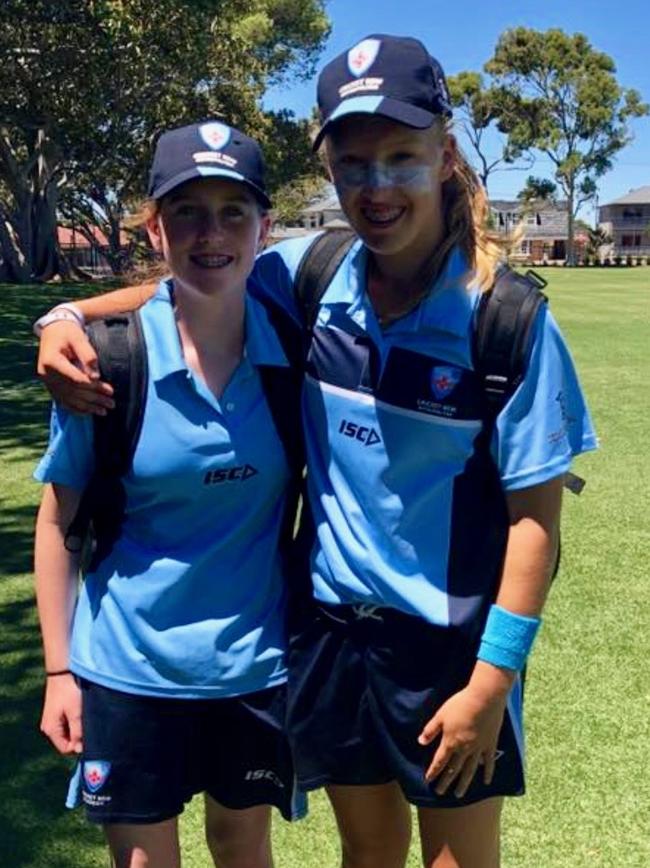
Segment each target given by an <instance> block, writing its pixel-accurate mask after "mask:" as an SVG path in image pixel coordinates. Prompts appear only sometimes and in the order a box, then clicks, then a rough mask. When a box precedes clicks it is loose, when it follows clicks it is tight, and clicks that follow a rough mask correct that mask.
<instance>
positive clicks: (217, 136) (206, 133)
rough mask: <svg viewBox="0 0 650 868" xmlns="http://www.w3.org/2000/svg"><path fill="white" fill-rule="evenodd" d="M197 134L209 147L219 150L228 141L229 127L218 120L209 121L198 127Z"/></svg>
mask: <svg viewBox="0 0 650 868" xmlns="http://www.w3.org/2000/svg"><path fill="white" fill-rule="evenodd" d="M199 135H200V136H201V138H202V139H203V141H204V142H205V143H206V145H207V146H208V147H209V148H212V150H213V151H220V150H221V149H222V148H224V147H225V146H226V145H227V144H228V142H229V141H230V127H228V126H226V124H220V123H219V122H218V121H211V122H210V123H208V124H202V125H201V126H200V127H199Z"/></svg>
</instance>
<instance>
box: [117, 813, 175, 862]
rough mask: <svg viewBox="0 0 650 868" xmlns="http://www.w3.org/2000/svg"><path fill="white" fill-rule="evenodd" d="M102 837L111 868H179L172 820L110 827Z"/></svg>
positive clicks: (118, 824)
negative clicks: (104, 837) (109, 857)
mask: <svg viewBox="0 0 650 868" xmlns="http://www.w3.org/2000/svg"><path fill="white" fill-rule="evenodd" d="M104 834H105V835H106V840H107V841H108V846H109V847H110V850H111V857H112V859H113V865H114V868H180V864H181V855H180V850H179V846H178V821H177V819H176V817H174V818H173V819H171V820H165V821H164V822H163V823H151V824H143V825H135V824H133V823H110V824H106V825H105V826H104Z"/></svg>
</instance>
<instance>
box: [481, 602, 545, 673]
mask: <svg viewBox="0 0 650 868" xmlns="http://www.w3.org/2000/svg"><path fill="white" fill-rule="evenodd" d="M541 623H542V619H541V618H529V617H528V616H527V615H517V614H515V613H514V612H509V611H508V610H507V609H503V608H502V607H501V606H491V607H490V611H489V613H488V617H487V621H486V622H485V630H483V636H482V637H481V644H480V646H479V649H478V654H477V655H476V656H477V657H478V659H479V660H484V661H485V662H486V663H491V664H492V665H493V666H498V667H499V669H513V670H514V671H515V672H520V671H521V670H522V669H523V668H524V666H525V665H526V658H527V657H528V654H529V653H530V649H531V648H532V647H533V642H534V641H535V636H536V635H537V631H538V630H539V626H540V624H541Z"/></svg>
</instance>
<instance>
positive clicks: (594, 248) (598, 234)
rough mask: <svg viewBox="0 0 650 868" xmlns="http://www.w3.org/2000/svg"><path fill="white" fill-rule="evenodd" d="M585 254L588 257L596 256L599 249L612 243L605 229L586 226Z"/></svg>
mask: <svg viewBox="0 0 650 868" xmlns="http://www.w3.org/2000/svg"><path fill="white" fill-rule="evenodd" d="M586 231H587V253H588V254H589V255H590V256H598V254H599V253H600V248H601V247H604V246H605V245H606V244H611V243H612V236H611V235H609V234H608V233H607V232H606V230H605V229H602V228H601V227H600V226H597V227H596V228H595V229H594V228H593V227H591V226H588V227H587V229H586Z"/></svg>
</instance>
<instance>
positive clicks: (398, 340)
mask: <svg viewBox="0 0 650 868" xmlns="http://www.w3.org/2000/svg"><path fill="white" fill-rule="evenodd" d="M310 241H311V239H300V240H299V241H288V242H284V243H283V244H280V245H278V246H277V247H275V248H272V249H271V250H270V251H268V253H266V254H265V255H264V256H262V257H261V259H260V261H259V263H258V279H259V280H263V279H266V283H267V285H268V286H269V289H270V290H272V291H274V292H275V293H276V294H277V297H278V298H280V297H281V295H282V294H284V296H285V299H287V300H286V301H285V304H287V306H288V307H289V309H292V305H293V311H294V313H296V311H295V305H294V304H293V303H292V302H291V301H289V300H288V299H289V297H290V296H291V294H292V285H293V280H294V277H295V274H296V270H297V267H298V264H299V262H300V259H301V257H302V255H303V253H304V251H305V249H306V247H307V245H308V244H309V243H310ZM365 274H366V259H365V251H364V249H363V248H362V246H361V245H360V243H357V244H356V245H355V246H354V247H353V248H352V249H351V251H350V252H349V253H348V255H347V256H346V258H345V259H344V261H343V263H342V265H341V267H340V268H339V269H338V271H337V273H336V275H335V277H334V279H333V280H332V282H331V283H330V285H329V287H328V288H327V290H326V292H325V294H324V296H323V298H322V300H321V304H320V308H319V312H318V316H317V319H316V323H315V328H314V334H313V339H312V341H311V346H310V351H309V357H308V363H307V375H306V386H305V395H304V419H305V433H306V442H307V454H308V470H309V474H308V479H309V485H310V497H311V503H312V508H313V511H314V517H315V521H316V526H317V534H318V542H317V546H316V549H315V552H314V556H313V560H312V578H313V584H314V590H315V595H316V597H317V598H318V599H320V600H322V601H324V602H327V603H331V604H339V603H358V602H362V603H368V604H376V605H384V606H385V605H388V606H392V607H394V608H397V609H399V610H402V611H405V612H407V613H411V614H416V615H418V616H420V617H423V618H425V619H427V620H429V621H430V622H432V623H435V624H440V625H444V626H448V625H455V626H463V627H466V626H467V625H468V624H470V623H471V622H474V623H475V625H476V624H478V622H479V621H480V620H481V617H482V615H483V614H484V612H485V608H486V605H487V604H489V602H490V601H491V600H492V599H493V595H494V593H495V590H496V586H497V583H498V580H499V576H500V570H501V559H502V555H503V545H504V543H505V533H506V532H507V515H506V514H505V503H504V500H503V495H502V491H504V490H505V491H511V490H515V489H519V488H525V487H529V486H533V485H538V484H540V483H543V482H545V481H547V480H549V479H552V478H553V477H556V476H558V475H560V474H563V473H564V472H566V471H567V470H568V469H569V467H570V464H571V461H572V458H573V456H574V455H577V454H578V453H580V452H585V451H586V450H589V449H594V448H595V446H596V439H595V435H594V431H593V428H592V424H591V420H590V418H589V413H588V411H587V408H586V405H585V401H584V398H583V395H582V392H581V389H580V385H579V383H578V380H577V377H576V373H575V369H574V366H573V363H572V360H571V357H570V355H569V352H568V350H567V347H566V344H565V343H564V340H563V338H562V336H561V334H560V332H559V329H558V327H557V325H556V323H555V321H554V319H553V316H552V314H551V313H550V311H548V310H547V309H542V310H541V312H540V314H539V316H538V319H537V321H536V323H535V334H534V343H533V348H532V355H531V358H530V362H529V365H528V369H527V373H526V377H525V379H524V381H523V382H522V383H521V385H520V386H519V388H518V389H517V391H516V393H515V394H514V395H513V397H512V398H511V399H510V401H509V402H508V404H507V406H506V407H505V408H504V409H503V411H502V412H501V413H500V415H499V417H498V419H497V423H496V426H495V429H494V432H493V436H492V438H491V442H490V443H488V444H486V447H485V448H483V449H481V437H480V436H479V435H480V434H481V431H482V429H483V417H482V409H481V407H482V401H483V393H482V386H481V384H480V382H479V378H478V377H477V375H476V374H475V372H474V371H473V364H472V333H473V323H474V317H475V315H476V309H477V302H478V298H479V295H478V293H477V292H472V291H468V289H467V288H466V279H465V275H466V264H465V261H464V259H463V257H462V255H461V253H460V252H459V251H455V252H453V253H452V254H451V256H450V257H449V259H448V262H447V265H446V268H445V270H444V273H442V274H441V275H440V276H439V278H438V280H437V281H436V282H435V284H434V285H433V287H432V289H431V292H430V294H429V295H428V296H427V297H426V298H425V300H424V301H423V302H422V303H421V304H420V305H419V306H418V307H417V308H416V309H415V310H413V311H412V312H411V313H409V314H408V315H406V316H404V317H402V318H401V319H399V320H397V321H395V322H393V323H392V324H391V325H389V326H388V327H387V328H383V329H382V328H381V327H380V325H379V323H378V321H377V319H376V317H375V314H374V311H373V308H372V305H371V304H370V302H369V299H368V296H367V293H366V287H365Z"/></svg>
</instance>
